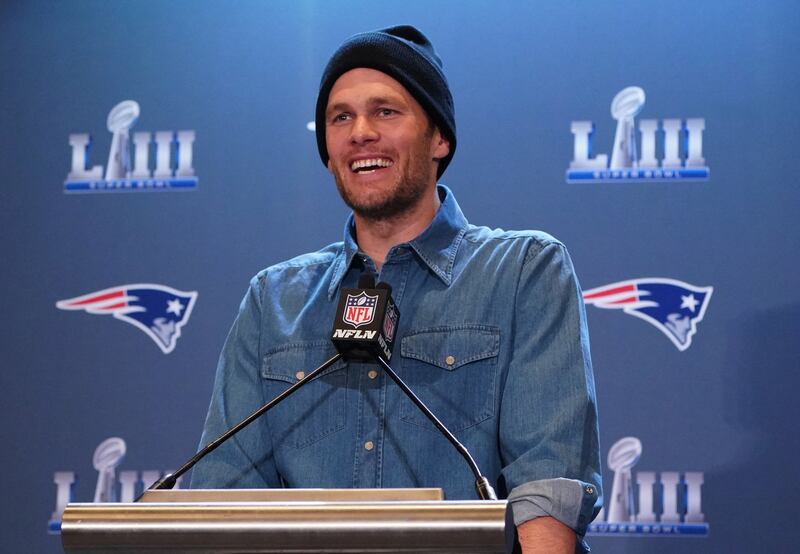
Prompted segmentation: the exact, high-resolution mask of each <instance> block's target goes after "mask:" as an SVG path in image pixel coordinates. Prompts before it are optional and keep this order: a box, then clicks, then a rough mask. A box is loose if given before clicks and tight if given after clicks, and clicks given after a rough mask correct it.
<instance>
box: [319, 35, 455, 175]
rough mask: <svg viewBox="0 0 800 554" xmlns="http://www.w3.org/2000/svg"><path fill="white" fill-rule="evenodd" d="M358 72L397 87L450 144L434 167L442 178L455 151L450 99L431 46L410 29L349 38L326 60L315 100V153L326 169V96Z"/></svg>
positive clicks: (453, 117)
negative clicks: (379, 75) (369, 71)
mask: <svg viewBox="0 0 800 554" xmlns="http://www.w3.org/2000/svg"><path fill="white" fill-rule="evenodd" d="M357 67H365V68H369V69H376V70H378V71H380V72H382V73H386V74H387V75H389V76H390V77H392V78H394V79H395V80H397V81H399V82H400V84H402V85H403V86H404V87H405V88H406V90H408V92H409V93H411V96H413V97H414V99H416V101H417V102H419V104H420V106H422V108H423V109H424V110H425V112H427V114H428V116H429V117H430V118H431V120H432V121H433V123H434V125H436V127H437V128H438V129H439V131H440V132H441V133H442V135H444V137H445V138H446V139H447V140H448V141H450V153H449V154H448V155H447V157H445V158H442V159H441V160H440V161H439V168H438V171H437V175H436V177H437V178H438V177H441V176H442V173H444V170H445V169H446V168H447V165H448V164H449V163H450V160H451V159H452V158H453V154H454V153H455V151H456V120H455V110H454V108H453V96H452V95H451V94H450V87H449V86H448V85H447V79H446V78H445V76H444V73H443V72H442V60H441V59H440V58H439V56H438V55H437V54H436V51H435V50H434V48H433V44H431V42H430V41H429V40H428V38H427V37H426V36H425V35H423V34H422V33H421V32H420V31H419V30H418V29H416V28H414V27H412V26H411V25H399V26H397V27H389V28H387V29H381V30H378V31H370V32H368V33H359V34H357V35H353V36H352V37H350V38H349V39H347V40H346V41H344V43H343V44H342V45H341V46H340V47H339V49H338V50H337V51H336V52H334V54H333V56H331V59H330V61H329V62H328V65H327V67H325V71H324V72H323V74H322V80H321V81H320V84H319V96H318V97H317V113H316V126H317V128H316V131H317V147H318V148H319V155H320V157H321V158H322V163H323V164H324V165H326V166H327V165H328V146H327V145H326V143H325V109H326V108H327V106H328V96H329V95H330V93H331V88H333V84H334V83H335V82H336V80H337V79H338V78H339V77H341V76H342V74H343V73H346V72H348V71H350V70H351V69H355V68H357Z"/></svg>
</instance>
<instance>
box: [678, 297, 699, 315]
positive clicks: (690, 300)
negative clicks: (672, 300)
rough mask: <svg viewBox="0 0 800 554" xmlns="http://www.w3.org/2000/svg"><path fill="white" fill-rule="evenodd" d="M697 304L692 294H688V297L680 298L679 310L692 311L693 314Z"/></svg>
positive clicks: (697, 301)
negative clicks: (686, 309)
mask: <svg viewBox="0 0 800 554" xmlns="http://www.w3.org/2000/svg"><path fill="white" fill-rule="evenodd" d="M699 303H700V301H699V300H697V298H695V297H694V294H690V295H688V296H681V309H683V308H689V309H690V310H691V311H692V313H694V311H695V309H697V305H698V304H699Z"/></svg>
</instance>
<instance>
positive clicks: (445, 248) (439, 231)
mask: <svg viewBox="0 0 800 554" xmlns="http://www.w3.org/2000/svg"><path fill="white" fill-rule="evenodd" d="M437 190H438V192H439V199H440V200H441V202H442V204H441V205H440V206H439V210H438V211H437V212H436V216H435V217H434V218H433V221H431V223H430V225H428V227H427V228H426V229H425V230H424V231H422V233H420V235H419V236H417V238H415V239H413V240H411V241H409V242H408V246H410V247H411V248H412V249H413V250H414V251H415V252H416V253H417V255H418V256H419V257H420V259H421V260H422V261H423V262H424V263H425V265H427V266H428V268H430V270H431V271H432V272H433V273H434V274H435V275H436V276H437V277H438V278H439V279H440V280H441V281H442V282H443V283H444V284H445V285H447V286H450V283H451V282H452V281H453V265H454V263H455V259H456V253H457V252H458V246H459V244H460V243H461V240H462V239H463V238H464V233H465V232H466V230H467V218H466V217H464V213H463V212H462V211H461V208H460V207H459V205H458V202H456V198H455V196H453V193H452V192H451V191H450V189H448V188H447V187H446V186H444V185H438V186H437ZM357 254H358V244H357V243H356V240H355V221H354V219H353V214H352V213H351V214H350V216H349V217H348V218H347V223H346V224H345V227H344V245H343V247H342V250H341V252H340V253H339V256H337V258H336V262H335V264H334V270H333V277H332V279H331V284H330V287H329V288H328V297H329V298H333V296H334V295H335V294H336V291H337V290H338V289H339V285H340V283H341V281H342V279H343V278H344V275H345V273H347V270H348V269H349V268H350V266H351V264H352V263H353V259H354V258H355V257H356V255H357Z"/></svg>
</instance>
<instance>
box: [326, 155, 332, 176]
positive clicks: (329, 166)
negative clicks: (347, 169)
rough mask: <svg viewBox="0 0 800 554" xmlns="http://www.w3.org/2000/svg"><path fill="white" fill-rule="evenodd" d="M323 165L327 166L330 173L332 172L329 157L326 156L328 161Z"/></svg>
mask: <svg viewBox="0 0 800 554" xmlns="http://www.w3.org/2000/svg"><path fill="white" fill-rule="evenodd" d="M325 165H326V166H327V167H328V171H330V172H331V174H333V168H332V167H331V159H330V158H328V163H327V164H325Z"/></svg>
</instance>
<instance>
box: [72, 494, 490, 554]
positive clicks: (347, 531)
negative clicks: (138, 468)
mask: <svg viewBox="0 0 800 554" xmlns="http://www.w3.org/2000/svg"><path fill="white" fill-rule="evenodd" d="M505 518H506V501H505V500H502V501H499V500H498V501H485V500H475V501H470V500H456V501H446V500H443V499H442V493H441V490H440V489H276V490H256V489H252V490H175V491H150V492H147V493H146V494H145V495H144V496H143V498H142V500H141V501H140V502H138V503H107V504H88V503H73V504H69V505H68V506H67V508H66V510H65V511H64V516H63V519H62V526H61V536H62V543H63V546H64V551H65V552H67V553H68V554H84V553H85V554H89V553H92V554H98V553H102V552H109V553H114V554H133V553H143V552H144V553H147V554H156V553H159V554H160V553H168V552H176V553H189V552H192V553H212V552H220V553H226V554H227V553H243V554H244V553H247V554H250V553H277V552H288V553H312V552H319V553H335V552H342V553H367V552H375V553H379V552H380V553H390V552H391V553H411V552H414V553H428V552H429V553H442V554H443V553H453V554H455V553H460V554H466V553H501V552H505V551H506V538H505Z"/></svg>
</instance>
